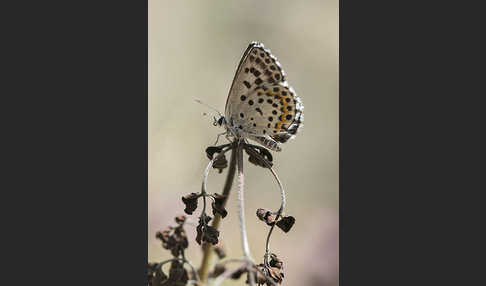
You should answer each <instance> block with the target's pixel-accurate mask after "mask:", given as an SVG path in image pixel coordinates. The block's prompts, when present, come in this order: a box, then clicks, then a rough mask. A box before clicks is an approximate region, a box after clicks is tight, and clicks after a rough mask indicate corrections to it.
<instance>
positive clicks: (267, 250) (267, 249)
mask: <svg viewBox="0 0 486 286" xmlns="http://www.w3.org/2000/svg"><path fill="white" fill-rule="evenodd" d="M249 146H252V147H256V146H254V145H249ZM245 150H246V151H247V152H248V153H250V154H251V155H252V156H255V157H257V158H258V159H260V160H261V161H262V162H263V163H264V164H265V165H266V166H267V168H268V169H270V172H272V175H273V177H274V178H275V180H276V181H277V183H278V187H279V188H280V208H279V209H278V212H277V216H276V217H275V221H277V220H278V219H279V218H280V216H281V215H282V212H283V210H284V208H285V205H286V199H285V190H284V188H283V185H282V182H281V181H280V179H279V178H278V176H277V173H276V172H275V170H274V169H273V168H272V165H271V164H270V162H268V161H267V160H266V159H265V158H263V156H261V155H260V154H258V152H255V151H254V150H253V149H251V148H245ZM274 227H275V224H273V225H272V226H271V227H270V230H269V231H268V235H267V241H266V243H265V257H264V263H265V266H270V265H269V262H268V259H269V258H270V237H271V236H272V232H273V229H274Z"/></svg>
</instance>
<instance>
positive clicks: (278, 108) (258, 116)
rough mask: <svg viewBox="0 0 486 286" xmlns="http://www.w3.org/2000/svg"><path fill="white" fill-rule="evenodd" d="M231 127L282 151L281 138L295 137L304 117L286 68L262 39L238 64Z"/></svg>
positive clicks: (232, 92) (230, 104) (230, 98)
mask: <svg viewBox="0 0 486 286" xmlns="http://www.w3.org/2000/svg"><path fill="white" fill-rule="evenodd" d="M225 117H226V122H227V124H228V125H229V128H230V129H232V130H235V131H236V132H237V134H238V136H242V137H245V138H249V139H252V140H255V141H257V142H259V143H260V144H262V145H264V146H266V147H269V148H270V149H272V150H275V151H280V147H278V146H277V145H278V144H277V142H280V143H284V142H286V141H287V140H288V139H290V138H293V137H294V136H295V134H296V133H297V130H298V129H299V127H300V126H301V125H302V124H301V123H302V121H303V104H302V101H301V99H300V98H299V97H298V96H297V95H296V93H295V91H294V90H293V89H292V87H289V85H288V83H287V81H286V76H285V72H284V71H283V69H282V68H281V65H280V63H279V62H278V61H277V59H276V58H275V56H273V55H272V54H271V53H270V51H269V50H268V49H265V48H264V46H263V44H261V43H251V44H250V45H249V47H248V48H247V50H246V51H245V53H244V54H243V57H242V59H241V61H240V64H239V65H238V69H237V72H236V75H235V78H234V80H233V83H232V86H231V89H230V92H229V96H228V99H227V101H226V110H225Z"/></svg>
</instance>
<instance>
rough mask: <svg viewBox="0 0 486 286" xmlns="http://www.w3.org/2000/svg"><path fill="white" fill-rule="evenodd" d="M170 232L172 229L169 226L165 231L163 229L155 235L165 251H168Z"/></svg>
mask: <svg viewBox="0 0 486 286" xmlns="http://www.w3.org/2000/svg"><path fill="white" fill-rule="evenodd" d="M171 231H172V227H171V226H168V227H166V228H165V229H163V230H161V231H157V232H156V233H155V237H156V238H157V239H160V240H161V241H162V246H163V247H164V248H165V249H169V246H168V244H169V243H170V233H171Z"/></svg>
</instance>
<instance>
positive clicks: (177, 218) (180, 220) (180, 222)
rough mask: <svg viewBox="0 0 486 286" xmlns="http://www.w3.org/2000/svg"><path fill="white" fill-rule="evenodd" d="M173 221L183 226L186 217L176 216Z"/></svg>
mask: <svg viewBox="0 0 486 286" xmlns="http://www.w3.org/2000/svg"><path fill="white" fill-rule="evenodd" d="M175 221H176V223H177V224H183V223H184V222H186V216H185V215H178V216H176V217H175Z"/></svg>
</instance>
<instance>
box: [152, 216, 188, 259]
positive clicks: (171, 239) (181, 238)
mask: <svg viewBox="0 0 486 286" xmlns="http://www.w3.org/2000/svg"><path fill="white" fill-rule="evenodd" d="M155 237H156V238H158V239H160V240H161V241H162V247H163V248H165V249H169V250H170V251H171V253H172V255H173V256H175V257H177V256H179V254H181V253H182V251H183V250H184V249H186V248H187V247H188V246H189V242H188V240H187V234H186V232H185V231H184V228H183V227H182V224H181V225H179V226H178V227H171V226H169V227H167V228H166V229H164V230H162V231H158V232H157V233H156V234H155Z"/></svg>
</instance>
